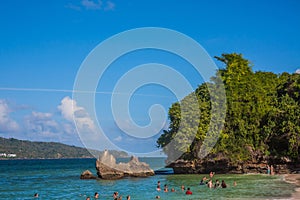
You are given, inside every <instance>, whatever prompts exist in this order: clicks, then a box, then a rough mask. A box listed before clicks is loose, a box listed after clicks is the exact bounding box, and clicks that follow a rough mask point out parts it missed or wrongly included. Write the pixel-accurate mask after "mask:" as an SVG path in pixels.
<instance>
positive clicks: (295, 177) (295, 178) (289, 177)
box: [284, 174, 300, 200]
mask: <svg viewBox="0 0 300 200" xmlns="http://www.w3.org/2000/svg"><path fill="white" fill-rule="evenodd" d="M284 179H285V181H286V182H288V183H292V184H294V185H296V186H297V187H296V188H295V192H294V193H293V194H292V198H291V199H293V200H296V199H297V200H299V199H300V174H286V175H284Z"/></svg>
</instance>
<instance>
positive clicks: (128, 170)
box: [96, 151, 154, 180]
mask: <svg viewBox="0 0 300 200" xmlns="http://www.w3.org/2000/svg"><path fill="white" fill-rule="evenodd" d="M96 170H97V175H98V177H99V178H101V179H108V180H111V179H120V178H123V177H148V176H153V175H154V171H153V170H152V169H151V168H150V167H149V165H148V164H147V163H144V162H140V161H139V160H138V158H137V157H134V156H132V157H131V159H130V161H129V162H128V163H118V164H117V163H116V159H115V158H114V157H113V156H112V155H110V154H109V152H108V151H105V152H104V154H103V155H102V156H101V157H99V159H97V161H96Z"/></svg>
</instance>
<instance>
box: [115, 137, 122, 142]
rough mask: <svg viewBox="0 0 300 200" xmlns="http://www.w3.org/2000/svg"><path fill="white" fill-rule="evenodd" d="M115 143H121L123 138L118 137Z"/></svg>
mask: <svg viewBox="0 0 300 200" xmlns="http://www.w3.org/2000/svg"><path fill="white" fill-rule="evenodd" d="M114 141H116V142H121V141H122V137H121V136H118V137H116V138H114Z"/></svg>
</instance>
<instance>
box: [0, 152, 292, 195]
mask: <svg viewBox="0 0 300 200" xmlns="http://www.w3.org/2000/svg"><path fill="white" fill-rule="evenodd" d="M140 160H141V161H144V162H147V163H148V164H149V165H150V166H151V167H152V168H153V169H157V168H159V167H160V166H162V165H163V163H164V158H140ZM119 161H122V162H123V161H124V159H123V160H119ZM95 162H96V159H93V158H85V159H36V160H34V159H32V160H0V199H22V200H23V199H24V200H26V199H35V198H34V194H35V193H38V194H39V197H38V199H75V200H76V199H78V200H85V199H86V198H87V197H88V196H89V197H91V199H94V193H95V192H98V193H99V194H100V197H99V199H102V200H106V199H107V200H112V199H113V197H112V195H113V193H114V192H115V191H117V192H118V193H119V194H120V195H122V197H123V198H122V199H123V200H124V199H126V196H127V195H130V196H131V200H137V199H138V200H139V199H141V200H143V199H156V196H160V199H166V200H173V199H174V200H175V199H176V200H184V199H193V200H195V199H196V200H197V199H221V200H222V199H224V200H225V199H236V200H238V199H289V198H290V197H291V194H292V193H293V191H294V189H295V186H294V185H292V184H290V183H287V182H285V181H284V178H283V176H280V175H275V176H270V175H264V174H244V175H231V174H230V175H229V174H215V176H214V177H213V180H214V181H215V180H216V179H219V180H220V181H221V180H224V181H225V182H226V184H227V186H228V187H227V188H224V189H223V188H216V189H210V188H208V187H206V186H205V185H200V184H199V183H200V180H201V179H202V177H204V176H207V177H208V175H206V174H196V175H195V174H194V175H175V174H168V175H155V176H151V177H147V178H124V179H120V180H81V179H80V178H79V177H80V174H81V173H82V172H83V171H85V170H90V171H91V172H92V173H93V174H96V169H95ZM158 181H160V182H161V187H162V188H163V186H164V185H165V184H167V186H168V188H169V192H163V191H157V190H156V186H157V182H158ZM234 181H236V183H237V185H236V186H233V183H234ZM181 185H184V186H185V188H188V187H190V189H191V191H192V192H193V194H192V195H185V193H184V192H183V191H181V189H180V188H181ZM171 188H174V189H175V192H170V191H171Z"/></svg>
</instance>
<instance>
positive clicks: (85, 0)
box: [81, 0, 102, 10]
mask: <svg viewBox="0 0 300 200" xmlns="http://www.w3.org/2000/svg"><path fill="white" fill-rule="evenodd" d="M81 5H82V6H83V7H84V8H85V9H88V10H100V9H101V8H102V1H101V0H98V1H93V0H82V1H81Z"/></svg>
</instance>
